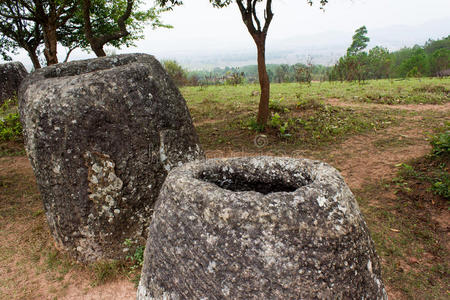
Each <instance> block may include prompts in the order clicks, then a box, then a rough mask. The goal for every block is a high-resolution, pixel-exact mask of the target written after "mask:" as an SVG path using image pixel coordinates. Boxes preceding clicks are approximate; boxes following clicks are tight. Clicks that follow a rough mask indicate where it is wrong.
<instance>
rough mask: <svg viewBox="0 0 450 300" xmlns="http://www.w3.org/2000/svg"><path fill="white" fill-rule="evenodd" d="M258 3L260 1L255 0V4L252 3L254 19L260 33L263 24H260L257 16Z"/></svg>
mask: <svg viewBox="0 0 450 300" xmlns="http://www.w3.org/2000/svg"><path fill="white" fill-rule="evenodd" d="M256 2H258V0H253V3H252V13H253V19H254V20H255V22H256V25H257V28H258V31H261V23H260V22H259V19H258V16H257V15H256Z"/></svg>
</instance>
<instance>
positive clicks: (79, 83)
mask: <svg viewBox="0 0 450 300" xmlns="http://www.w3.org/2000/svg"><path fill="white" fill-rule="evenodd" d="M19 109H20V113H21V117H22V123H23V126H24V136H25V140H26V150H27V154H28V157H29V159H30V161H31V164H32V166H33V169H34V173H35V175H36V179H37V182H38V185H39V188H40V192H41V195H42V199H43V202H44V207H45V212H46V216H47V220H48V223H49V225H50V229H51V232H52V234H53V236H54V238H55V240H56V244H57V245H58V246H59V247H61V248H63V249H65V250H67V251H69V252H70V253H71V254H72V255H73V256H75V257H76V258H77V259H78V260H80V261H83V262H87V261H95V260H98V259H110V258H121V257H123V256H124V255H127V254H128V253H126V250H127V249H124V247H125V246H124V245H123V242H124V240H125V239H130V240H132V241H134V242H138V241H139V239H141V240H142V241H145V238H146V237H147V232H146V230H147V229H148V225H149V222H150V220H151V216H152V213H153V205H154V203H155V201H156V199H157V197H158V194H159V190H160V188H161V185H162V183H163V182H164V179H165V177H166V175H167V172H168V171H169V170H170V169H171V168H172V167H174V166H179V165H181V164H182V163H184V162H187V161H192V160H195V159H200V158H204V154H203V151H202V150H201V148H200V146H199V141H198V137H197V134H196V132H195V129H194V127H193V124H192V120H191V117H190V114H189V111H188V108H187V106H186V103H185V100H184V99H183V97H182V95H181V94H180V92H179V91H178V89H177V88H176V87H175V85H174V84H173V82H172V80H170V79H169V76H168V75H167V73H166V72H165V71H164V69H163V68H162V66H161V65H160V64H159V62H158V61H157V60H156V59H155V58H154V57H153V56H150V55H145V54H130V55H119V56H111V57H104V58H98V59H91V60H85V61H75V62H70V63H66V64H58V65H54V66H50V67H47V68H43V69H40V70H37V71H36V72H34V73H32V74H31V75H30V76H29V77H27V78H26V79H25V81H24V82H23V84H22V86H21V88H20V93H19ZM130 251H131V249H130Z"/></svg>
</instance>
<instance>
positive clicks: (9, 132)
mask: <svg viewBox="0 0 450 300" xmlns="http://www.w3.org/2000/svg"><path fill="white" fill-rule="evenodd" d="M21 138H22V124H21V123H20V119H19V114H18V113H10V114H8V115H6V117H4V118H3V119H1V118H0V141H13V140H20V139H21Z"/></svg>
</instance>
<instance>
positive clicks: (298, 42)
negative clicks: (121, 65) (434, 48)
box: [166, 18, 450, 70]
mask: <svg viewBox="0 0 450 300" xmlns="http://www.w3.org/2000/svg"><path fill="white" fill-rule="evenodd" d="M368 31H369V33H368V35H369V37H370V39H371V41H370V44H369V47H370V48H371V47H374V46H377V45H379V46H383V47H386V48H388V49H389V50H398V49H400V48H402V47H405V46H413V45H415V44H421V45H423V44H424V43H425V42H426V41H427V40H428V39H430V38H432V39H439V38H442V37H444V36H447V35H449V34H450V18H446V19H441V20H436V21H432V22H427V23H425V24H422V25H420V26H405V25H397V26H390V27H385V28H379V29H371V28H370V27H369V28H368ZM352 35H353V32H338V31H329V32H324V33H321V34H316V35H301V36H292V37H290V38H285V39H277V38H276V37H271V36H270V35H269V37H268V41H267V50H266V56H267V57H266V58H267V63H271V64H295V63H298V62H300V63H305V62H306V61H307V59H308V57H311V58H312V60H313V63H314V64H322V65H333V64H334V63H335V62H336V60H337V59H338V58H339V57H341V56H342V55H343V54H344V53H345V51H346V49H347V48H348V46H349V45H350V43H351V41H352ZM249 39H250V37H249ZM245 48H248V47H245ZM166 56H168V57H170V58H172V59H176V60H177V61H178V62H179V63H180V64H182V65H183V66H184V67H186V68H188V69H191V70H194V69H212V68H214V67H225V66H235V67H240V66H245V65H252V64H255V61H256V50H255V49H244V46H243V47H242V48H239V47H236V46H234V48H226V46H224V48H223V50H222V51H221V52H217V51H214V52H208V51H207V50H201V49H200V50H198V51H195V52H192V53H185V54H181V53H176V55H173V54H171V53H166Z"/></svg>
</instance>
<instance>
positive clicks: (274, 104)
mask: <svg viewBox="0 0 450 300" xmlns="http://www.w3.org/2000/svg"><path fill="white" fill-rule="evenodd" d="M284 102H285V101H284V98H283V97H281V98H278V99H270V101H269V108H270V109H271V110H272V111H277V112H285V113H287V112H289V108H287V107H286V105H285V104H284Z"/></svg>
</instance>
